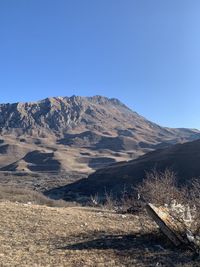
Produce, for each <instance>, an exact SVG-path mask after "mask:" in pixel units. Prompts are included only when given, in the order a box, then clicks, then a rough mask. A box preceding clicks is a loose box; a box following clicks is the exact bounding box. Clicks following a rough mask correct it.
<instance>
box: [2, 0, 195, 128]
mask: <svg viewBox="0 0 200 267" xmlns="http://www.w3.org/2000/svg"><path fill="white" fill-rule="evenodd" d="M199 14H200V1H199V0H0V90H1V93H0V102H1V103H3V102H17V101H30V100H38V99H42V98H45V97H48V96H71V95H73V94H75V95H82V96H90V95H96V94H99V95H105V96H108V97H116V98H119V99H120V100H121V101H123V102H124V103H126V104H127V105H128V106H129V107H131V108H132V109H134V110H136V111H137V112H138V113H140V114H142V115H143V116H145V117H147V118H148V119H150V120H152V121H154V122H156V123H159V124H161V125H164V126H172V127H192V128H200V119H199V118H200V104H199V102H200V15H199Z"/></svg>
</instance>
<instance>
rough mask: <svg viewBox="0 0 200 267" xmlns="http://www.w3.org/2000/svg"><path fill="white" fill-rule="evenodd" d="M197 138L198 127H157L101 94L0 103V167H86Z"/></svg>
mask: <svg viewBox="0 0 200 267" xmlns="http://www.w3.org/2000/svg"><path fill="white" fill-rule="evenodd" d="M198 138H200V132H199V131H198V130H195V129H172V128H166V127H161V126H159V125H157V124H155V123H153V122H150V121H148V120H147V119H145V118H144V117H142V116H140V115H139V114H137V113H136V112H134V111H132V110H130V109H129V108H128V107H127V106H125V105H124V104H123V103H121V102H120V101H119V100H117V99H114V98H111V99H109V98H106V97H103V96H94V97H80V96H72V97H52V98H47V99H44V100H42V101H38V102H30V103H14V104H0V170H1V171H26V172H33V171H37V172H40V171H45V172H46V171H47V172H48V171H55V172H58V171H59V172H62V171H65V172H66V171H73V170H74V171H80V172H85V173H91V172H93V171H94V170H97V169H99V168H103V167H105V166H107V165H109V164H111V163H115V162H119V161H127V160H130V159H135V158H137V157H138V156H141V155H143V154H145V153H147V152H149V151H153V150H155V149H158V148H163V147H168V146H170V145H173V144H176V143H183V142H187V141H191V140H195V139H198ZM37 159H41V161H38V160H37Z"/></svg>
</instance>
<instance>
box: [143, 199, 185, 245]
mask: <svg viewBox="0 0 200 267" xmlns="http://www.w3.org/2000/svg"><path fill="white" fill-rule="evenodd" d="M146 210H147V212H148V214H149V215H150V216H151V217H152V219H153V220H154V221H155V222H156V223H157V225H158V226H159V227H160V230H161V231H162V232H163V233H164V234H165V235H166V236H167V237H168V238H169V240H171V242H172V243H173V244H174V245H175V246H180V245H181V244H184V245H189V241H188V239H187V237H186V235H184V234H183V235H182V233H185V230H186V229H185V225H184V224H183V223H181V222H180V221H179V220H178V219H177V220H176V218H174V217H172V216H171V215H170V214H169V212H168V211H167V209H166V208H165V207H159V208H157V207H155V206H154V205H153V204H151V203H149V204H147V205H146Z"/></svg>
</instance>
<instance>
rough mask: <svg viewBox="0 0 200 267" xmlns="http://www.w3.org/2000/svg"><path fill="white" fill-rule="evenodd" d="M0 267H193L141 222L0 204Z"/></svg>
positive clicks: (188, 255) (106, 214)
mask: <svg viewBox="0 0 200 267" xmlns="http://www.w3.org/2000/svg"><path fill="white" fill-rule="evenodd" d="M0 215H1V216H0V263H1V264H0V266H9V267H10V266H20V267H23V266H32V267H36V266H56V267H59V266H74V267H75V266H76V267H79V266H80V267H82V266H109V267H112V266H148V267H149V266H184V267H185V266H199V265H198V262H197V263H196V262H194V261H192V259H191V253H190V252H186V251H185V252H182V251H179V250H174V248H173V247H170V245H169V244H168V243H167V242H166V240H165V238H164V237H163V236H161V235H158V232H157V228H156V226H155V225H154V224H153V223H151V221H148V219H147V218H145V217H141V216H140V217H139V216H137V215H122V214H116V213H112V212H110V211H106V210H101V209H93V208H81V207H72V208H71V207H66V208H52V207H46V206H39V205H31V204H30V205H28V204H22V203H11V202H0Z"/></svg>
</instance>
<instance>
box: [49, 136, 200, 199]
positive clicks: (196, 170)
mask: <svg viewBox="0 0 200 267" xmlns="http://www.w3.org/2000/svg"><path fill="white" fill-rule="evenodd" d="M166 168H169V169H171V170H173V171H175V173H176V175H177V180H178V182H179V183H187V182H189V180H190V179H191V178H198V177H200V140H196V141H193V142H188V143H184V144H177V145H174V146H171V147H169V148H165V149H159V150H156V151H153V152H149V153H147V154H146V155H144V156H141V157H139V158H138V159H136V160H131V161H129V162H120V163H116V164H112V165H110V166H108V167H106V168H104V169H100V170H97V171H96V172H95V173H93V174H91V175H90V176H89V177H88V178H87V179H82V180H80V181H77V182H75V183H73V184H69V185H67V186H65V187H63V188H60V189H53V190H50V191H49V192H47V195H50V196H53V195H54V193H55V192H57V193H58V192H59V191H60V192H62V197H63V198H66V199H70V198H73V196H74V195H76V196H77V195H80V196H87V197H90V196H91V195H95V194H99V196H100V195H104V194H105V191H107V192H110V191H111V192H112V193H113V194H118V193H120V192H122V191H123V190H124V188H126V189H127V190H129V189H130V188H132V187H133V186H136V185H137V184H138V183H140V182H141V181H142V180H143V179H144V177H145V175H146V172H148V171H152V170H153V169H155V170H157V171H164V170H165V169H166Z"/></svg>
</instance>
